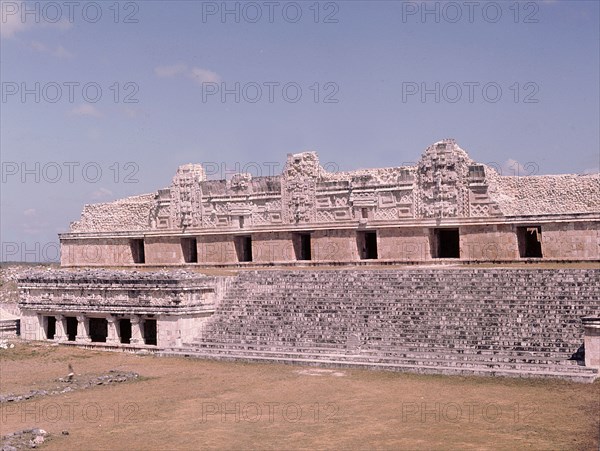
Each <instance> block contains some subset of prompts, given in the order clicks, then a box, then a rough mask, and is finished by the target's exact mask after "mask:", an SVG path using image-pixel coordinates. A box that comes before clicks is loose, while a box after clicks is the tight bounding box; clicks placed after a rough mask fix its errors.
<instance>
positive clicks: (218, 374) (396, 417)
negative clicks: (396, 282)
mask: <svg viewBox="0 0 600 451" xmlns="http://www.w3.org/2000/svg"><path fill="white" fill-rule="evenodd" d="M69 363H71V364H72V366H73V368H74V371H75V373H76V378H77V377H84V376H83V375H85V374H88V373H100V372H105V371H108V370H110V369H118V370H123V371H135V372H137V373H139V374H140V376H141V377H140V380H137V381H131V382H123V383H120V384H115V385H110V386H97V387H94V388H91V389H86V390H80V391H74V392H70V393H66V394H61V395H53V396H45V397H43V398H36V399H32V400H29V401H22V402H18V403H4V404H2V405H0V414H1V418H0V434H1V435H5V434H7V433H9V432H13V431H17V430H20V429H25V428H31V427H39V428H43V429H45V430H46V431H48V432H49V433H50V434H51V438H50V440H49V441H47V442H46V443H44V444H43V445H42V446H41V448H43V449H47V450H64V449H71V450H83V449H86V450H102V449H110V450H116V449H140V450H142V449H143V450H167V449H168V450H174V449H200V448H201V449H309V448H310V449H314V448H316V449H373V448H378V449H391V448H394V449H416V448H420V449H461V450H464V449H478V450H479V449H515V448H518V449H570V450H573V449H581V450H597V449H598V444H599V427H600V424H599V418H600V406H599V402H600V383H599V382H596V383H594V384H576V383H569V382H564V381H547V380H546V381H544V380H532V379H504V378H478V377H444V376H417V375H410V374H400V373H391V372H378V371H365V370H346V369H343V370H342V369H323V368H313V367H305V366H286V365H272V364H244V363H227V362H214V361H203V360H191V359H184V358H159V357H152V356H140V355H132V354H124V353H111V352H98V351H87V350H82V349H77V348H71V347H62V346H56V345H54V346H53V345H51V344H41V343H34V344H24V343H17V346H16V347H15V348H13V349H7V350H0V384H1V386H0V392H1V393H2V394H4V395H6V394H8V393H12V394H19V393H25V392H27V391H29V390H31V389H35V388H37V387H47V386H48V384H49V383H52V382H53V381H54V380H55V379H57V378H59V377H64V376H65V375H66V373H67V366H68V364H69ZM62 431H68V435H63V434H62Z"/></svg>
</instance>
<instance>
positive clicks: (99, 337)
mask: <svg viewBox="0 0 600 451" xmlns="http://www.w3.org/2000/svg"><path fill="white" fill-rule="evenodd" d="M89 321H90V338H91V339H92V341H93V342H96V343H106V337H107V336H108V321H106V318H90V319H89Z"/></svg>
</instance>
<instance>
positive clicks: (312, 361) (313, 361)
mask: <svg viewBox="0 0 600 451" xmlns="http://www.w3.org/2000/svg"><path fill="white" fill-rule="evenodd" d="M160 354H161V355H165V356H186V357H195V358H204V359H214V360H231V361H247V362H257V361H259V362H270V363H287V364H300V365H315V366H326V367H337V368H368V369H382V370H389V371H401V372H412V373H418V374H446V375H463V376H465V375H479V376H505V377H536V378H561V379H568V380H572V381H575V382H587V383H590V382H593V381H594V380H595V379H596V378H597V377H598V371H597V370H594V369H590V368H585V367H579V366H573V367H572V368H570V369H569V370H568V371H562V370H558V371H557V370H556V368H555V367H554V366H548V365H538V366H533V365H532V366H529V367H526V368H516V369H515V368H509V367H507V366H506V365H505V366H504V367H490V366H489V365H473V366H471V367H464V366H445V365H431V364H428V363H421V362H419V363H418V364H414V363H391V362H385V363H381V362H366V361H357V360H350V361H347V360H340V359H319V358H313V357H312V356H307V355H302V354H300V355H299V356H297V357H281V356H269V355H249V354H247V353H245V352H244V353H237V354H235V353H228V354H223V353H218V352H214V351H210V352H198V351H196V350H165V351H162V352H161V353H160Z"/></svg>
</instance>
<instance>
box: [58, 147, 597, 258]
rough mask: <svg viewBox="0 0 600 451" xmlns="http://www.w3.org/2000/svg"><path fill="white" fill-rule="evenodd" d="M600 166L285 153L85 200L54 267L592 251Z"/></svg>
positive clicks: (458, 153)
mask: <svg viewBox="0 0 600 451" xmlns="http://www.w3.org/2000/svg"><path fill="white" fill-rule="evenodd" d="M599 231H600V179H599V177H598V175H597V174H596V175H546V176H523V177H517V176H501V175H499V174H498V173H497V172H496V171H495V170H494V169H493V168H491V167H489V166H487V165H484V164H480V163H476V162H474V161H473V160H471V159H470V158H469V156H468V155H467V153H466V152H465V151H463V150H462V149H461V148H460V147H459V146H458V145H457V144H456V143H455V142H454V140H444V141H441V142H437V143H435V144H433V145H432V146H430V147H429V148H427V149H426V150H425V152H424V153H423V155H422V157H421V159H420V160H419V162H418V164H417V165H416V166H404V167H391V168H379V169H369V170H358V171H352V172H338V173H332V172H327V171H325V170H324V169H323V168H322V167H321V166H320V164H319V160H318V157H317V154H316V153H314V152H305V153H300V154H295V155H288V160H287V164H286V166H285V168H284V170H283V173H282V174H281V175H280V176H271V177H252V176H251V175H250V174H237V175H234V176H233V177H232V178H231V179H230V180H206V176H205V172H204V170H203V168H202V166H201V165H198V164H188V165H184V166H181V167H179V169H178V170H177V173H176V174H175V177H174V178H173V182H172V184H171V186H170V187H168V188H165V189H160V190H158V191H157V192H156V193H151V194H145V195H141V196H135V197H130V198H126V199H122V200H118V201H115V202H110V203H102V204H94V205H86V206H85V208H84V211H83V213H82V215H81V219H80V220H79V221H76V222H74V223H72V224H71V228H70V231H69V232H68V233H64V234H61V235H60V241H61V250H62V252H61V263H62V265H63V266H130V265H150V266H152V265H156V266H164V265H201V266H254V265H262V264H280V265H290V264H303V265H306V264H311V265H318V264H332V263H334V264H343V263H350V264H357V263H359V262H361V261H363V260H367V261H368V262H369V263H375V262H385V263H393V262H429V263H431V262H432V261H438V260H439V259H442V260H444V259H458V260H460V261H508V260H521V259H530V258H533V259H539V258H543V259H547V260H598V259H600V248H599Z"/></svg>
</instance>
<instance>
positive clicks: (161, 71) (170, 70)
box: [154, 64, 187, 78]
mask: <svg viewBox="0 0 600 451" xmlns="http://www.w3.org/2000/svg"><path fill="white" fill-rule="evenodd" d="M186 70H187V66H186V65H185V64H173V65H172V66H158V67H155V68H154V73H155V74H156V75H157V76H158V77H160V78H167V77H174V76H175V75H179V74H183V73H184V72H185V71H186Z"/></svg>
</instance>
